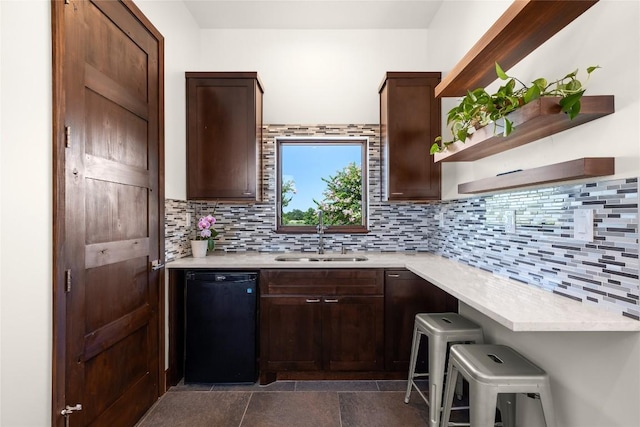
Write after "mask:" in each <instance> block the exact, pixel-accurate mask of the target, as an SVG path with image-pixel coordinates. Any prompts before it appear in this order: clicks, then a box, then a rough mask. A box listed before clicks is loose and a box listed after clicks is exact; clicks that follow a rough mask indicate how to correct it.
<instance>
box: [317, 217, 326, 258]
mask: <svg viewBox="0 0 640 427" xmlns="http://www.w3.org/2000/svg"><path fill="white" fill-rule="evenodd" d="M316 230H318V253H319V254H323V253H324V230H325V226H324V220H323V219H322V211H318V225H317V226H316Z"/></svg>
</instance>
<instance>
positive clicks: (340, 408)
mask: <svg viewBox="0 0 640 427" xmlns="http://www.w3.org/2000/svg"><path fill="white" fill-rule="evenodd" d="M336 395H337V397H338V421H340V427H342V406H341V405H340V392H339V391H337V392H336Z"/></svg>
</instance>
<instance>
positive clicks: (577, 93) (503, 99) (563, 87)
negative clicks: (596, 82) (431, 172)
mask: <svg viewBox="0 0 640 427" xmlns="http://www.w3.org/2000/svg"><path fill="white" fill-rule="evenodd" d="M597 68H600V67H599V66H594V67H589V68H587V80H588V79H589V77H590V76H591V73H592V72H593V71H594V70H596V69H597ZM496 74H497V76H498V77H499V78H500V79H501V80H506V83H505V84H504V85H502V86H500V88H499V89H498V91H497V92H496V93H494V94H493V95H490V94H489V93H487V91H486V90H485V89H484V88H478V89H476V90H474V91H468V92H467V95H465V96H464V98H462V100H461V101H460V103H459V104H458V105H457V106H456V107H454V108H452V109H451V110H449V113H448V115H447V126H449V128H450V129H451V133H452V135H453V138H452V139H451V140H450V141H443V140H442V136H439V137H437V138H436V139H435V141H434V143H433V145H432V146H431V150H430V152H431V154H434V153H439V152H442V151H444V150H445V149H446V148H447V146H449V145H451V144H453V143H454V142H456V141H461V142H465V141H466V140H467V138H469V136H470V135H471V134H473V132H475V131H476V130H477V129H480V128H482V127H484V126H487V125H488V124H490V123H491V122H493V124H494V129H493V133H494V134H496V135H497V132H496V130H497V128H498V127H502V128H503V129H502V132H501V133H502V135H503V136H507V135H509V134H510V133H511V132H512V131H513V129H514V126H513V122H511V121H510V120H509V119H507V118H506V117H505V116H506V115H507V114H509V113H510V112H512V111H515V110H517V109H518V108H520V107H522V106H523V105H524V104H527V103H529V102H531V101H533V100H535V99H538V98H540V97H543V96H557V97H560V101H559V104H560V107H561V108H562V111H563V112H564V113H566V114H567V115H568V116H569V119H574V118H575V117H576V116H577V115H578V113H580V98H582V95H583V94H584V92H585V88H584V86H583V85H582V83H581V82H580V81H579V80H578V79H577V78H576V76H577V74H578V70H575V71H574V72H572V73H569V74H567V75H566V76H564V77H563V78H561V79H559V80H556V81H553V82H551V83H547V80H546V79H544V78H539V79H536V80H534V81H533V82H531V86H527V85H525V84H524V83H522V82H521V81H520V80H518V79H517V78H515V77H510V76H508V75H507V74H506V73H505V72H504V71H503V70H502V68H501V67H500V65H498V63H497V62H496ZM516 83H519V84H520V85H521V86H522V87H521V88H519V89H516V88H515V87H516ZM499 119H504V120H503V121H504V124H499V123H498V120H499Z"/></svg>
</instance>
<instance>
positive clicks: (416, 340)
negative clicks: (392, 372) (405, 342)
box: [404, 326, 421, 403]
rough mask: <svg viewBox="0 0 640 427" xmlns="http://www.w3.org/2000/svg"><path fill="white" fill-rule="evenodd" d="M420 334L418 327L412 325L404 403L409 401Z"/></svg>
mask: <svg viewBox="0 0 640 427" xmlns="http://www.w3.org/2000/svg"><path fill="white" fill-rule="evenodd" d="M420 338H421V334H420V333H419V332H418V327H417V326H414V327H413V341H412V343H411V356H410V358H409V377H408V378H407V393H406V394H405V395H404V403H409V397H411V386H412V381H413V375H414V374H415V372H416V360H417V359H418V348H419V347H420Z"/></svg>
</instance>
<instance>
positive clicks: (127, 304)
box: [52, 0, 164, 427]
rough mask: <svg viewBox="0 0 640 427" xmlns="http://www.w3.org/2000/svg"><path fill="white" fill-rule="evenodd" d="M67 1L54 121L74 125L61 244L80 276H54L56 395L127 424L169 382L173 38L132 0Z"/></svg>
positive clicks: (60, 192)
mask: <svg viewBox="0 0 640 427" xmlns="http://www.w3.org/2000/svg"><path fill="white" fill-rule="evenodd" d="M60 3H62V2H58V1H57V0H54V6H53V7H52V10H53V15H54V17H53V26H54V34H55V33H56V32H57V33H58V34H60V33H62V36H60V37H58V38H56V37H54V63H56V62H57V63H59V64H62V66H61V67H55V66H54V71H55V72H54V86H56V85H57V87H58V90H55V89H54V94H55V96H54V106H55V107H54V109H55V110H56V111H55V113H54V114H55V116H56V117H55V118H54V121H55V125H54V126H55V127H56V128H57V129H61V128H64V127H68V130H67V132H66V136H67V137H66V138H64V139H62V138H59V136H60V133H56V136H57V137H58V138H57V139H56V156H57V159H56V171H57V173H58V174H59V173H64V180H63V181H62V182H59V180H57V181H58V182H59V186H58V187H57V188H56V191H55V192H56V195H57V199H56V206H57V213H58V216H57V217H56V218H55V219H54V221H56V222H57V221H62V224H63V225H62V226H61V225H58V226H57V227H58V229H60V230H61V231H62V232H61V238H57V239H56V238H54V244H55V245H56V248H57V249H59V250H60V254H59V255H58V256H59V257H61V260H58V261H59V262H56V263H55V264H56V266H58V267H57V268H63V269H64V270H66V271H68V272H69V274H68V276H67V278H68V279H70V280H65V283H60V282H59V281H58V282H57V283H56V284H55V285H54V286H55V292H56V294H57V298H56V302H57V304H56V306H54V311H56V312H58V311H62V312H63V313H64V315H59V314H58V313H56V315H55V318H56V319H61V320H62V323H63V324H62V325H57V324H55V322H54V341H55V342H54V354H55V355H63V357H62V358H63V359H64V361H63V362H62V361H61V360H59V359H55V361H54V363H55V364H56V366H55V367H54V383H55V385H54V387H55V389H56V390H58V392H63V393H64V396H59V395H54V402H53V414H54V417H53V420H52V424H53V425H56V426H61V425H63V424H64V417H61V416H60V411H61V409H62V408H64V406H65V405H71V406H73V405H75V404H77V403H79V404H82V410H81V411H80V412H77V413H74V414H72V415H70V416H69V418H68V421H69V424H70V425H71V426H72V427H76V426H88V425H91V426H115V425H117V426H123V427H126V426H132V425H134V424H135V423H136V422H137V420H138V419H139V418H140V417H141V416H142V415H143V414H144V412H145V411H146V410H147V409H148V408H149V407H150V406H151V405H152V404H153V402H154V401H155V400H156V399H157V398H158V396H159V395H160V394H161V393H162V391H163V390H164V387H163V372H164V366H163V365H164V363H163V353H164V352H163V351H161V349H162V347H163V346H162V342H163V337H162V334H161V332H162V331H161V326H160V325H161V318H162V317H161V313H162V303H161V301H162V299H163V298H162V287H161V285H162V274H161V271H156V270H154V269H152V268H151V262H152V261H153V260H162V258H163V252H164V247H163V246H164V245H163V225H162V223H161V222H160V218H162V217H163V203H164V200H163V196H162V194H163V192H162V170H161V167H160V165H161V161H162V140H161V138H162V124H163V119H162V108H161V107H162V91H161V86H160V85H159V82H161V81H162V70H161V60H162V36H161V35H160V34H159V33H158V32H157V31H156V30H155V29H154V28H153V27H152V26H151V25H150V23H149V22H148V21H147V20H146V18H144V16H143V15H142V14H141V13H140V11H139V10H138V9H137V8H136V7H135V5H133V3H132V2H130V1H129V0H120V1H113V0H111V1H84V0H72V1H71V2H70V3H69V4H65V5H64V6H62V5H61V4H60ZM56 97H59V99H56ZM61 145H62V147H61ZM56 277H59V274H56ZM60 293H62V294H63V295H64V297H59V295H60ZM56 331H57V332H56ZM60 347H62V349H61V348H60ZM60 364H62V366H60Z"/></svg>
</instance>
